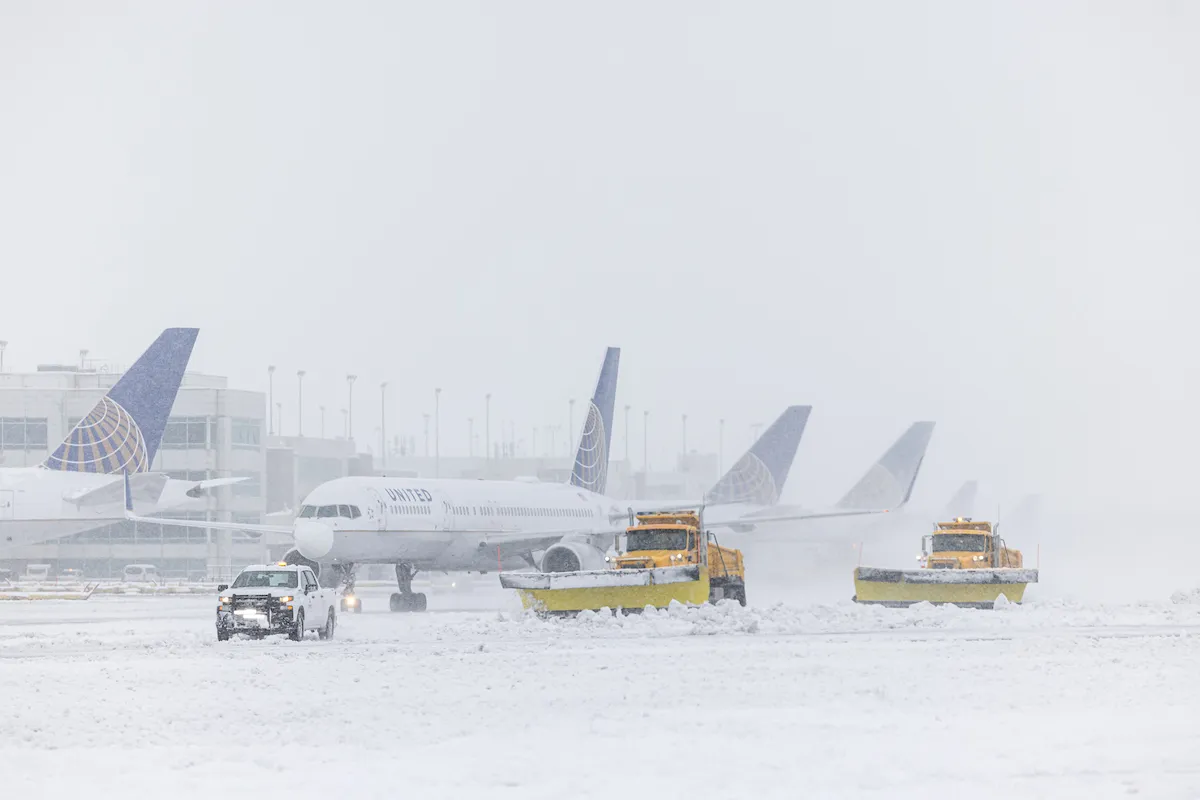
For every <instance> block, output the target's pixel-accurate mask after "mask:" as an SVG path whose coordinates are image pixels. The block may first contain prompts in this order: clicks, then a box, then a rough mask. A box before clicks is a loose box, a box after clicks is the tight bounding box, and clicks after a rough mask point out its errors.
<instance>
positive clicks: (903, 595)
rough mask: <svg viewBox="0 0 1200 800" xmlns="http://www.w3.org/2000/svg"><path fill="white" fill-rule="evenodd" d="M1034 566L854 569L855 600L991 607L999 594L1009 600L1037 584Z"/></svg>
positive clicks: (898, 603)
mask: <svg viewBox="0 0 1200 800" xmlns="http://www.w3.org/2000/svg"><path fill="white" fill-rule="evenodd" d="M1037 581H1038V571H1037V570H1036V569H1008V568H1000V569H879V568H877V567H858V568H857V569H855V570H854V601H855V602H857V603H870V604H875V605H885V606H896V607H902V606H910V605H913V604H915V603H922V602H925V603H935V604H947V603H948V604H953V605H956V606H964V607H967V608H992V607H993V605H994V604H995V602H996V599H997V598H998V597H999V596H1000V595H1002V594H1003V595H1004V597H1005V598H1006V599H1007V600H1008V601H1009V602H1012V603H1020V602H1021V600H1022V599H1024V597H1025V587H1026V586H1027V585H1028V584H1030V583H1037Z"/></svg>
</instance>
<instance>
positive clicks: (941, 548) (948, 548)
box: [933, 533, 987, 553]
mask: <svg viewBox="0 0 1200 800" xmlns="http://www.w3.org/2000/svg"><path fill="white" fill-rule="evenodd" d="M986 551H987V536H985V535H984V534H982V533H938V534H934V537H933V552H935V553H964V552H965V553H983V552H986Z"/></svg>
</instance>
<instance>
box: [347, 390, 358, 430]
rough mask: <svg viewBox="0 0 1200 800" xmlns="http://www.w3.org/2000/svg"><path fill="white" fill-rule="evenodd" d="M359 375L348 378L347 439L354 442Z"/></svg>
mask: <svg viewBox="0 0 1200 800" xmlns="http://www.w3.org/2000/svg"><path fill="white" fill-rule="evenodd" d="M356 380H358V376H357V375H347V376H346V412H347V413H346V438H347V439H349V440H351V441H353V440H354V382H355V381H356Z"/></svg>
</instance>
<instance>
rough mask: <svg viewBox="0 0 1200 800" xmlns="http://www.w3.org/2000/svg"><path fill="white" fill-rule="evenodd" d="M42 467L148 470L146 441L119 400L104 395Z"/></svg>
mask: <svg viewBox="0 0 1200 800" xmlns="http://www.w3.org/2000/svg"><path fill="white" fill-rule="evenodd" d="M46 467H47V468H49V469H56V470H62V471H65V472H98V473H101V474H106V475H120V474H122V473H126V472H148V471H149V469H150V463H149V458H148V457H147V453H146V440H145V439H144V438H142V431H141V429H140V428H138V426H137V423H136V422H134V421H133V417H132V416H130V414H129V412H128V411H126V410H125V409H124V408H122V407H121V405H120V404H119V403H117V402H116V401H114V400H113V399H112V398H110V397H105V398H104V399H103V400H102V401H101V402H100V403H98V404H97V405H96V407H95V408H93V409H92V411H91V413H89V414H88V415H87V416H86V417H84V418H83V419H81V420H80V421H79V424H78V425H76V426H75V427H74V428H73V429H72V430H71V433H70V435H68V436H67V438H66V441H64V442H63V443H62V444H60V445H59V446H58V449H57V450H55V451H54V453H53V454H52V455H51V456H50V457H49V458H48V459H46Z"/></svg>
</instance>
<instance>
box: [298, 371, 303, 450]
mask: <svg viewBox="0 0 1200 800" xmlns="http://www.w3.org/2000/svg"><path fill="white" fill-rule="evenodd" d="M296 409H297V410H296V436H298V437H300V438H304V370H302V369H298V370H296Z"/></svg>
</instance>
